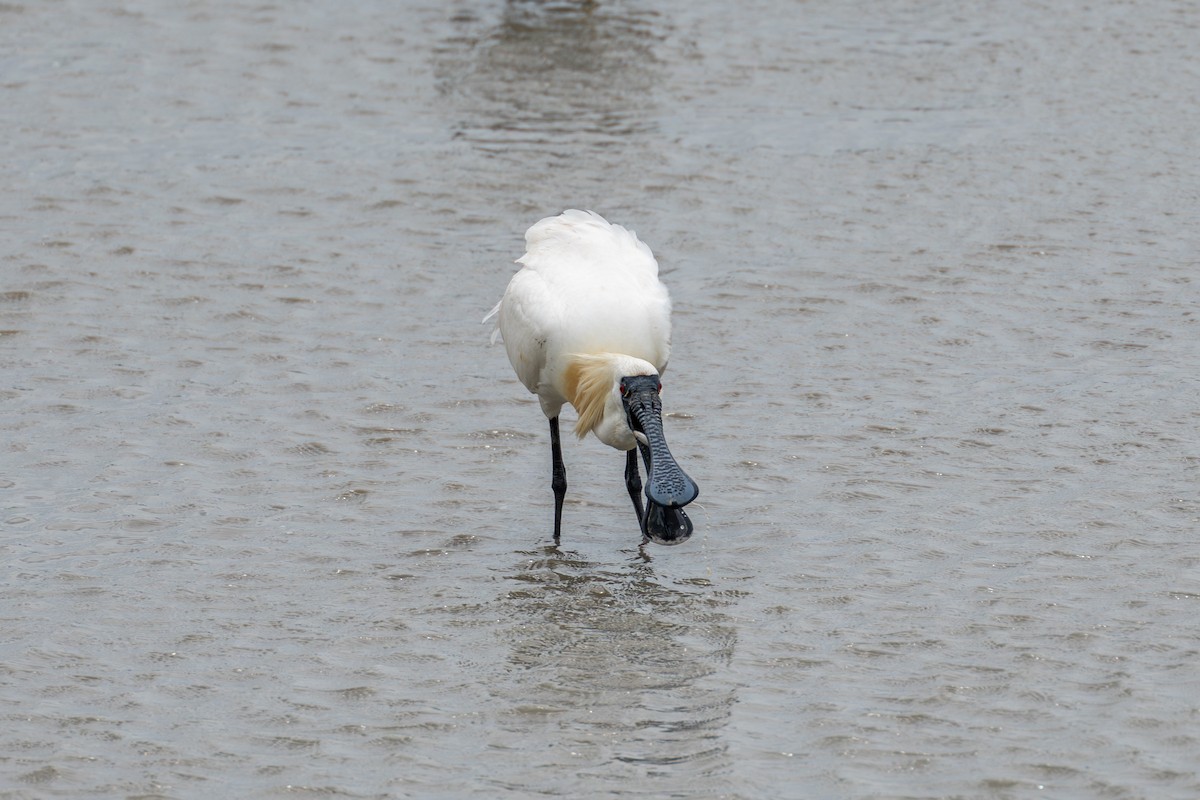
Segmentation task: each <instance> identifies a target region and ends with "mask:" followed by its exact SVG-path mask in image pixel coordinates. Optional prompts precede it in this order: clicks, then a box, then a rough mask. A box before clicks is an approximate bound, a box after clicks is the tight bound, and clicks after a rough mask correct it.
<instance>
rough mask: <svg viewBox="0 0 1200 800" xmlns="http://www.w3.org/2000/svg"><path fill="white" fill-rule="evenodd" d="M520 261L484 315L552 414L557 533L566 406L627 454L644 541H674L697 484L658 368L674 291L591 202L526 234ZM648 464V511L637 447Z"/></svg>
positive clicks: (684, 531)
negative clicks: (669, 421) (666, 420)
mask: <svg viewBox="0 0 1200 800" xmlns="http://www.w3.org/2000/svg"><path fill="white" fill-rule="evenodd" d="M525 245H526V250H527V252H526V253H525V255H524V256H523V257H521V258H520V259H518V260H517V263H518V264H523V265H524V267H523V268H522V269H521V270H520V271H519V272H517V274H516V275H514V276H513V278H512V280H511V281H510V282H509V284H508V289H506V290H505V292H504V297H503V298H501V300H500V302H499V303H497V304H496V307H495V308H493V309H492V311H491V313H489V314H488V315H487V316H486V317H484V319H483V321H484V322H487V321H488V320H489V319H491V318H492V317H493V316H495V317H496V330H495V331H494V332H493V333H492V342H493V343H494V342H495V341H496V338H497V336H502V337H503V338H504V347H505V349H506V350H507V351H508V360H509V361H510V362H512V365H513V369H514V370H516V372H517V377H518V378H520V379H521V383H523V384H525V387H526V388H527V389H529V391H531V392H533V393H534V394H536V395H537V396H538V399H539V400H540V401H541V403H542V411H544V412H545V414H546V417H547V418H548V419H549V420H550V454H551V458H552V465H553V466H552V477H551V481H550V487H551V488H552V489H553V490H554V541H555V542H556V543H557V542H558V540H559V535H560V534H561V532H562V506H563V497H564V496H565V495H566V493H567V471H566V468H565V467H564V466H563V460H562V446H561V444H560V442H559V437H558V414H559V411H561V410H562V407H563V403H570V404H571V405H572V406H574V408H575V411H576V413H577V414H578V415H579V421H578V422H577V423H576V424H575V433H576V434H577V435H578V436H579V438H581V439H582V438H583V437H584V436H586V435H587V434H588V433H589V432H591V433H594V434H596V438H597V439H599V440H600V441H602V442H604V443H605V444H607V445H609V446H610V447H615V448H616V449H618V450H624V451H626V452H627V454H628V455H627V456H626V460H625V486H626V488H627V489H628V490H629V497H630V499H632V500H633V507H634V509H636V511H637V515H638V522H639V524H640V525H641V529H642V534H643V536H644V539H643V543H644V542H645V540H646V539H649V540H651V541H655V542H658V543H660V544H678V543H679V542H682V541H684V540H685V539H687V538H688V537H689V536H691V534H692V522H691V520H690V519H688V516H687V514H685V513H684V511H683V507H684V506H686V505H687V504H688V503H690V502H692V501H693V500H695V499H696V495H698V494H699V493H700V489H699V488H698V487H697V486H696V484H695V483H694V482H693V481H692V479H691V478H689V477H688V476H687V473H685V472H684V471H683V470H682V469H680V467H679V465H678V464H677V463H675V459H674V458H672V456H671V451H670V450H668V449H667V441H666V439H665V438H664V436H663V425H662V403H661V401H660V399H659V391H660V390H661V389H662V384H661V383H660V382H659V376H660V375H662V372H663V370H665V369H666V368H667V357H668V356H669V355H670V353H671V298H670V297H669V296H668V295H667V287H665V286H663V285H662V283H661V282H660V281H659V280H658V262H656V261H655V260H654V254H653V253H651V252H650V248H649V247H647V246H646V245H645V244H643V243H642V242H641V241H639V240H638V238H637V236H636V235H635V234H634V233H633V232H631V231H627V230H625V229H624V228H622V227H621V226H620V225H612V224H610V223H609V222H608V221H607V220H605V219H604V218H603V217H601V216H600V215H599V214H594V213H592V212H590V211H577V210H570V211H564V212H563V213H562V214H560V215H559V216H557V217H547V218H546V219H543V220H541V221H540V222H538V223H536V224H534V225H533V227H531V228H530V229H529V230H528V231H527V232H526V233H525ZM638 450H640V451H641V453H642V460H643V461H644V462H645V464H646V501H647V505H646V509H645V511H643V510H642V498H641V490H642V479H641V476H640V475H639V474H638V463H637V452H638Z"/></svg>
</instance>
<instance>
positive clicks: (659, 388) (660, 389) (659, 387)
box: [658, 383, 662, 392]
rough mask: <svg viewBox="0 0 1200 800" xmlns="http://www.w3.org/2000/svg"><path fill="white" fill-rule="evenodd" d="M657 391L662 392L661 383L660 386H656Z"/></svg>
mask: <svg viewBox="0 0 1200 800" xmlns="http://www.w3.org/2000/svg"><path fill="white" fill-rule="evenodd" d="M658 390H659V391H660V392H661V391H662V384H661V383H660V384H658Z"/></svg>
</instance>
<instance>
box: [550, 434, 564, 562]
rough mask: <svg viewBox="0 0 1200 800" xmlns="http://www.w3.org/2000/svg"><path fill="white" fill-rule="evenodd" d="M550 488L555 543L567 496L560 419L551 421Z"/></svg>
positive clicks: (559, 530)
mask: <svg viewBox="0 0 1200 800" xmlns="http://www.w3.org/2000/svg"><path fill="white" fill-rule="evenodd" d="M550 457H551V460H552V462H553V463H552V465H551V470H552V473H551V478H550V488H551V489H553V490H554V543H555V544H558V537H559V536H560V535H561V534H562V507H563V498H564V497H566V496H567V468H566V467H565V466H563V460H562V443H561V442H560V441H559V440H558V417H554V418H553V419H551V420H550Z"/></svg>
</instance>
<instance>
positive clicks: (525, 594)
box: [499, 547, 736, 789]
mask: <svg viewBox="0 0 1200 800" xmlns="http://www.w3.org/2000/svg"><path fill="white" fill-rule="evenodd" d="M626 552H627V554H628V556H629V558H628V560H627V561H625V562H624V563H622V564H619V565H617V564H608V565H601V564H597V563H593V562H590V561H588V560H586V559H584V558H582V557H581V556H580V555H579V554H578V553H577V552H575V551H572V550H570V549H560V548H558V547H547V548H544V549H540V550H536V551H529V552H525V553H522V555H523V556H524V558H523V559H522V561H521V562H519V563H518V564H516V565H514V566H513V567H512V568H511V569H510V570H509V571H508V572H507V574H506V576H505V577H506V582H507V583H508V584H509V585H510V587H511V588H510V589H509V590H508V592H507V593H506V595H505V596H504V597H503V598H501V600H500V605H502V606H504V607H506V608H507V609H508V612H509V613H508V614H507V615H506V616H507V617H508V619H509V621H510V622H511V623H512V626H511V627H508V628H507V629H506V631H505V635H506V636H509V637H511V642H510V647H511V655H510V663H511V665H512V667H513V668H514V669H513V670H512V671H511V672H510V673H509V674H508V676H507V680H510V681H516V682H518V683H519V684H520V686H519V687H516V686H511V685H506V686H505V687H503V688H502V690H501V691H500V692H499V694H500V696H502V697H508V698H511V697H513V696H519V697H522V698H524V700H525V702H526V703H527V704H528V706H529V707H530V708H534V709H536V711H537V714H536V716H537V719H538V723H537V724H536V725H533V726H532V728H531V727H530V719H529V717H530V715H529V714H523V713H516V714H514V715H512V716H511V717H510V720H511V721H512V723H513V724H514V726H521V727H522V730H521V734H522V736H525V737H530V736H532V737H534V738H535V739H542V737H548V738H549V741H548V742H545V741H543V742H542V746H545V747H550V748H555V747H560V748H565V749H566V751H569V752H572V753H576V754H580V755H582V756H583V757H584V758H586V759H588V760H589V761H591V762H592V763H595V764H602V763H613V762H624V763H627V764H641V765H656V764H657V765H662V764H685V763H686V764H689V765H690V767H691V771H690V773H689V774H690V775H692V776H693V777H695V778H696V779H698V780H699V779H702V778H703V777H704V776H710V777H711V776H712V775H715V774H718V773H722V772H724V771H726V770H727V767H728V763H727V762H728V753H727V745H726V744H725V742H724V738H723V735H722V733H723V729H724V727H725V725H726V724H727V722H728V720H729V717H730V715H731V713H732V708H733V705H734V702H735V698H736V695H735V690H734V689H733V688H732V687H731V686H730V685H729V684H728V682H726V681H724V680H721V678H720V673H723V672H724V671H725V668H726V667H727V666H728V664H729V661H730V659H731V658H732V656H733V651H734V646H735V642H736V633H735V629H734V626H733V624H732V622H731V621H730V620H729V619H728V618H727V617H726V616H725V614H724V613H723V612H722V610H721V609H722V605H723V601H722V600H721V599H720V598H719V597H716V596H714V595H715V593H714V592H713V591H712V587H711V585H710V584H709V582H708V581H707V580H704V579H697V580H676V581H674V582H673V583H668V582H667V581H664V580H663V579H661V578H660V577H659V576H658V575H657V574H656V573H655V569H654V565H653V563H652V561H651V560H650V558H649V557H647V556H646V555H645V553H644V551H643V550H629V551H626ZM509 730H510V732H513V731H515V730H516V729H515V728H512V729H509ZM525 788H526V789H536V787H534V786H526V787H525Z"/></svg>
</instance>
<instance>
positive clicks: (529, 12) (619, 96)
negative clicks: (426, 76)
mask: <svg viewBox="0 0 1200 800" xmlns="http://www.w3.org/2000/svg"><path fill="white" fill-rule="evenodd" d="M633 5H634V4H631V3H619V4H607V3H606V4H603V5H601V4H599V3H587V2H536V1H534V0H510V2H508V3H506V4H505V6H504V11H503V13H502V15H501V17H500V19H499V21H498V22H495V23H493V24H491V25H490V26H489V24H488V23H487V22H485V21H483V20H481V19H480V18H479V17H477V16H476V15H475V14H474V13H473V12H472V11H469V10H466V9H462V10H460V11H459V12H458V13H457V14H456V15H455V17H454V18H453V23H454V26H455V28H456V35H455V36H453V37H451V38H449V39H447V40H446V41H444V42H443V43H442V47H441V48H440V49H439V52H438V56H437V60H436V64H435V66H436V69H437V75H438V78H439V81H438V85H439V87H440V89H441V91H442V93H443V95H444V96H446V97H448V98H449V99H451V101H452V104H453V106H454V108H455V109H456V111H457V114H458V116H459V119H458V120H457V121H456V123H455V127H456V129H457V132H458V134H459V135H460V136H462V137H464V138H466V139H468V140H470V141H472V142H474V143H476V144H478V145H480V146H482V147H485V148H486V147H488V146H511V145H514V144H522V143H529V144H548V143H553V144H554V145H556V146H571V145H580V144H583V145H605V144H612V143H615V142H616V141H619V140H621V139H623V138H626V137H628V136H629V135H632V134H636V133H638V132H640V131H645V130H648V129H651V128H652V127H653V125H654V123H653V114H652V112H653V97H654V87H655V85H656V83H657V82H658V79H659V73H660V62H659V61H658V60H657V59H656V58H655V55H654V50H655V46H656V45H657V44H658V43H659V42H660V41H661V39H662V38H663V33H662V30H661V28H662V25H663V21H662V19H661V18H660V17H659V16H658V15H657V14H656V13H655V12H653V11H648V10H641V9H638V8H635V7H632V6H633ZM610 6H611V7H610Z"/></svg>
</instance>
